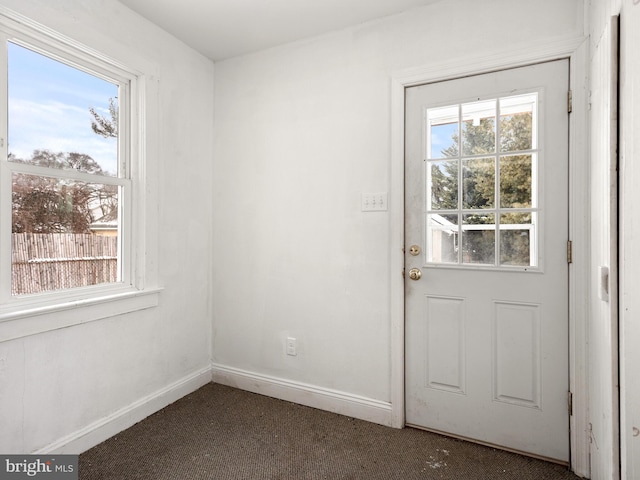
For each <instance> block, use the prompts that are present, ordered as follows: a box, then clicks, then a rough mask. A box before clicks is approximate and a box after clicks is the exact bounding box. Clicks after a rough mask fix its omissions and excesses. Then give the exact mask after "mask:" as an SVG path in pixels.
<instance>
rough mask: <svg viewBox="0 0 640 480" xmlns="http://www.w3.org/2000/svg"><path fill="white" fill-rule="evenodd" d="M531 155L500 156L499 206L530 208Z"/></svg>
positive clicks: (531, 202) (531, 204) (531, 203)
mask: <svg viewBox="0 0 640 480" xmlns="http://www.w3.org/2000/svg"><path fill="white" fill-rule="evenodd" d="M532 158H533V156H532V155H514V156H509V157H500V206H501V207H502V208H531V207H532V206H534V205H533V201H532V191H533V190H532V173H533V170H532V165H533V162H532Z"/></svg>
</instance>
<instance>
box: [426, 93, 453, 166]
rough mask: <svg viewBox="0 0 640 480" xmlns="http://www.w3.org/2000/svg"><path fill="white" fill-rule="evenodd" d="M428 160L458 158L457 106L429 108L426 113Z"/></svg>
mask: <svg viewBox="0 0 640 480" xmlns="http://www.w3.org/2000/svg"><path fill="white" fill-rule="evenodd" d="M427 128H428V143H429V151H428V155H429V158H443V157H456V156H458V151H459V147H458V143H459V139H460V132H459V127H458V106H457V105H454V106H451V107H443V108H431V109H429V110H428V111H427Z"/></svg>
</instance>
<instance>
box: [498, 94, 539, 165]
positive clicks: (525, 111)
mask: <svg viewBox="0 0 640 480" xmlns="http://www.w3.org/2000/svg"><path fill="white" fill-rule="evenodd" d="M536 103H537V96H536V95H520V96H517V97H508V98H501V99H500V150H501V151H502V152H515V151H520V150H530V149H532V148H536V146H535V145H534V132H533V115H534V112H535V109H536Z"/></svg>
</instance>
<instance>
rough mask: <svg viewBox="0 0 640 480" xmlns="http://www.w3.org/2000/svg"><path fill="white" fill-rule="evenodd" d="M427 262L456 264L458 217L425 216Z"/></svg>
mask: <svg viewBox="0 0 640 480" xmlns="http://www.w3.org/2000/svg"><path fill="white" fill-rule="evenodd" d="M426 252H427V261H428V262H435V263H458V215H457V214H455V215H438V214H433V215H427V248H426Z"/></svg>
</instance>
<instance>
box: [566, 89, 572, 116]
mask: <svg viewBox="0 0 640 480" xmlns="http://www.w3.org/2000/svg"><path fill="white" fill-rule="evenodd" d="M572 111H573V92H572V91H571V90H569V91H568V92H567V112H568V113H571V112H572Z"/></svg>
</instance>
